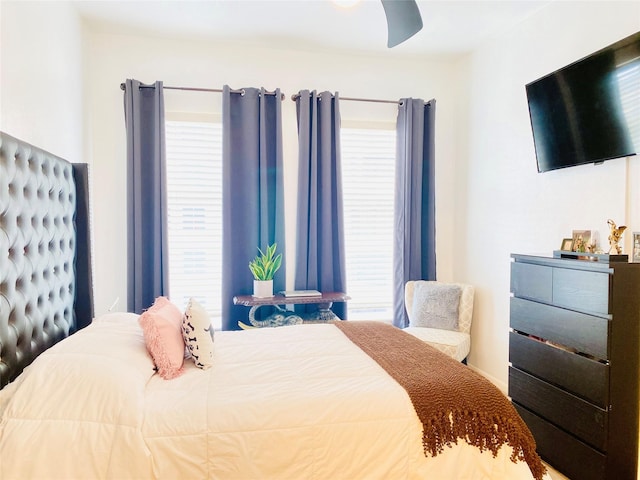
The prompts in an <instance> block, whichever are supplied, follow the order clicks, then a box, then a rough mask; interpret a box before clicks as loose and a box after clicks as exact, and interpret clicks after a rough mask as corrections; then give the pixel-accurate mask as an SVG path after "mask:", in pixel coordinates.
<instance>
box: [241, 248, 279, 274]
mask: <svg viewBox="0 0 640 480" xmlns="http://www.w3.org/2000/svg"><path fill="white" fill-rule="evenodd" d="M277 247H278V244H277V243H274V244H273V245H268V246H267V248H265V249H264V250H261V249H260V248H258V255H257V256H256V257H255V258H254V259H253V260H251V261H250V262H249V270H250V271H251V273H252V274H253V277H254V278H255V279H256V280H273V277H274V275H275V274H276V272H277V271H278V269H279V268H280V266H281V265H282V254H281V253H280V254H278V255H277V256H275V257H274V255H275V254H276V249H277Z"/></svg>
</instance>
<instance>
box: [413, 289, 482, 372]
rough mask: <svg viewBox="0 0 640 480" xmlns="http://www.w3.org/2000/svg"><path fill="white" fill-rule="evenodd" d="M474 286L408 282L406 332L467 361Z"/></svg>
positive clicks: (469, 346) (460, 359) (469, 347)
mask: <svg viewBox="0 0 640 480" xmlns="http://www.w3.org/2000/svg"><path fill="white" fill-rule="evenodd" d="M473 296H474V288H473V286H471V285H467V284H462V283H447V282H437V281H426V280H415V281H409V282H407V283H406V285H405V291H404V302H405V308H406V310H407V314H408V316H409V326H408V327H407V328H405V329H404V330H405V332H407V333H410V334H411V335H414V336H415V337H417V338H419V339H420V340H423V341H425V342H426V343H428V344H429V345H431V346H433V347H435V348H437V349H438V350H440V351H441V352H443V353H446V354H447V355H449V356H450V357H453V358H455V359H456V360H458V361H460V362H465V363H466V358H467V355H469V350H470V349H471V321H472V317H473Z"/></svg>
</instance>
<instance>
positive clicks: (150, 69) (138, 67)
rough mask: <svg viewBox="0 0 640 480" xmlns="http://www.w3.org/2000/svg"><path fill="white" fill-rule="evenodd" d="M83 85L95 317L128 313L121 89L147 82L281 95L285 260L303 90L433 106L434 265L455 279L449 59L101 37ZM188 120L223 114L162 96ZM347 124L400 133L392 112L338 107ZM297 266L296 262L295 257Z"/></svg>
mask: <svg viewBox="0 0 640 480" xmlns="http://www.w3.org/2000/svg"><path fill="white" fill-rule="evenodd" d="M86 62H87V70H86V84H87V88H88V98H89V101H88V108H87V112H86V116H87V121H88V123H89V124H90V125H91V129H90V132H89V138H88V140H89V141H90V142H91V145H92V155H91V157H92V164H93V174H94V178H95V179H99V181H94V190H93V194H94V202H93V208H94V239H95V251H96V252H97V255H96V258H95V277H96V278H95V285H96V295H95V298H96V313H102V312H104V311H105V310H106V309H107V308H108V306H110V305H111V304H112V303H113V301H114V299H116V298H120V301H119V304H118V305H117V307H116V309H120V310H121V309H125V308H126V285H125V279H126V264H125V258H126V257H125V252H126V230H125V229H126V224H125V211H126V206H125V201H126V184H125V162H126V158H125V156H126V150H125V128H124V117H123V106H122V95H123V93H122V91H121V90H120V83H121V82H123V81H124V80H125V79H127V78H135V79H138V80H140V81H142V82H145V83H151V82H153V81H155V80H163V81H164V83H165V85H169V86H193V87H208V88H221V87H222V86H223V85H224V84H228V85H230V86H231V87H232V88H241V87H260V86H264V87H265V88H267V89H269V90H273V89H274V88H276V87H279V88H281V89H282V91H284V92H285V93H286V95H287V99H286V100H285V101H284V103H283V122H284V125H283V131H284V132H283V137H284V144H285V145H284V155H285V182H286V183H287V184H288V185H289V187H288V193H289V195H288V197H286V198H285V202H286V204H287V220H288V223H287V225H286V227H287V231H288V233H289V236H288V238H287V245H288V248H287V252H286V254H287V255H290V256H291V255H292V253H291V251H290V250H289V248H291V246H292V245H293V244H294V238H293V234H294V227H295V226H294V223H293V222H294V221H295V193H296V186H295V182H296V171H295V165H296V161H297V140H296V138H297V134H296V122H295V104H294V102H292V101H291V100H290V97H291V95H292V94H293V93H296V92H298V91H299V90H301V89H316V90H319V91H320V90H331V91H339V92H340V94H341V95H342V96H347V97H365V98H377V99H391V100H396V99H399V98H401V97H420V98H423V99H425V100H427V99H430V98H436V99H437V111H436V112H437V113H436V116H437V128H436V135H437V138H436V143H437V147H436V148H437V167H436V168H437V171H438V180H437V187H438V204H439V206H440V208H439V215H438V232H439V241H438V255H439V256H438V266H439V270H440V272H441V273H440V275H441V277H449V278H451V277H452V275H453V273H452V272H453V271H452V262H451V257H452V248H453V247H452V244H451V242H450V240H449V239H450V238H451V234H452V228H453V199H454V194H453V189H452V186H453V181H454V169H453V166H454V163H455V162H454V161H453V159H454V158H455V156H456V142H455V141H454V138H455V135H454V133H455V128H454V127H455V118H454V113H455V103H456V101H457V100H456V98H457V96H456V88H457V87H458V80H457V79H458V76H457V75H456V69H457V67H456V66H455V62H452V61H451V60H443V61H439V60H435V59H433V60H425V59H417V60H416V59H400V58H395V56H391V55H389V56H385V57H377V58H376V57H367V56H357V55H349V54H338V53H327V52H323V51H315V52H301V51H297V50H295V49H294V48H286V49H285V48H281V49H273V48H271V49H267V48H264V47H260V46H256V45H252V46H243V45H237V44H234V43H230V42H224V41H188V40H180V39H168V38H149V37H142V36H127V35H123V34H113V33H106V32H100V31H98V29H93V32H92V33H90V34H89V35H88V44H87V58H86ZM185 102H186V103H187V104H188V106H187V107H186V108H185V107H184V106H183V107H181V109H183V110H184V109H186V110H188V111H190V112H205V113H207V112H217V113H219V112H220V108H221V107H220V105H221V96H220V94H218V93H192V92H176V91H171V90H165V103H166V110H167V111H172V110H175V109H176V108H177V105H178V104H182V105H184V103H185ZM341 113H342V118H343V120H344V121H345V122H348V121H349V120H368V121H380V122H387V123H391V124H392V125H394V124H395V119H396V115H397V107H396V106H394V105H384V104H382V105H380V104H366V103H360V102H346V101H345V102H342V103H341ZM290 258H291V257H290Z"/></svg>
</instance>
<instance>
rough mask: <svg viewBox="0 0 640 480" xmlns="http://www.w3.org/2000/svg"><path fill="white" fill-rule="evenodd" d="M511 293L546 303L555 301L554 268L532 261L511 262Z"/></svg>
mask: <svg viewBox="0 0 640 480" xmlns="http://www.w3.org/2000/svg"><path fill="white" fill-rule="evenodd" d="M511 293H513V294H514V295H515V296H516V297H520V298H528V299H531V300H536V301H539V302H544V303H551V302H552V301H553V268H552V267H547V266H544V265H532V264H530V263H519V262H512V263H511Z"/></svg>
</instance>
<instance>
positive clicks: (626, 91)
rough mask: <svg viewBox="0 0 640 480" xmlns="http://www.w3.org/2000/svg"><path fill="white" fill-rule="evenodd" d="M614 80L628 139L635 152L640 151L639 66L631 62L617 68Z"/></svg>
mask: <svg viewBox="0 0 640 480" xmlns="http://www.w3.org/2000/svg"><path fill="white" fill-rule="evenodd" d="M616 78H617V81H618V88H619V90H620V104H621V106H622V112H623V114H624V117H625V119H626V123H627V127H628V129H629V137H630V138H631V141H632V142H633V147H634V149H635V151H636V152H638V151H640V95H639V94H638V85H640V64H639V63H638V62H637V61H634V62H631V63H629V64H628V65H624V66H622V67H619V68H618V71H617V74H616Z"/></svg>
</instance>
